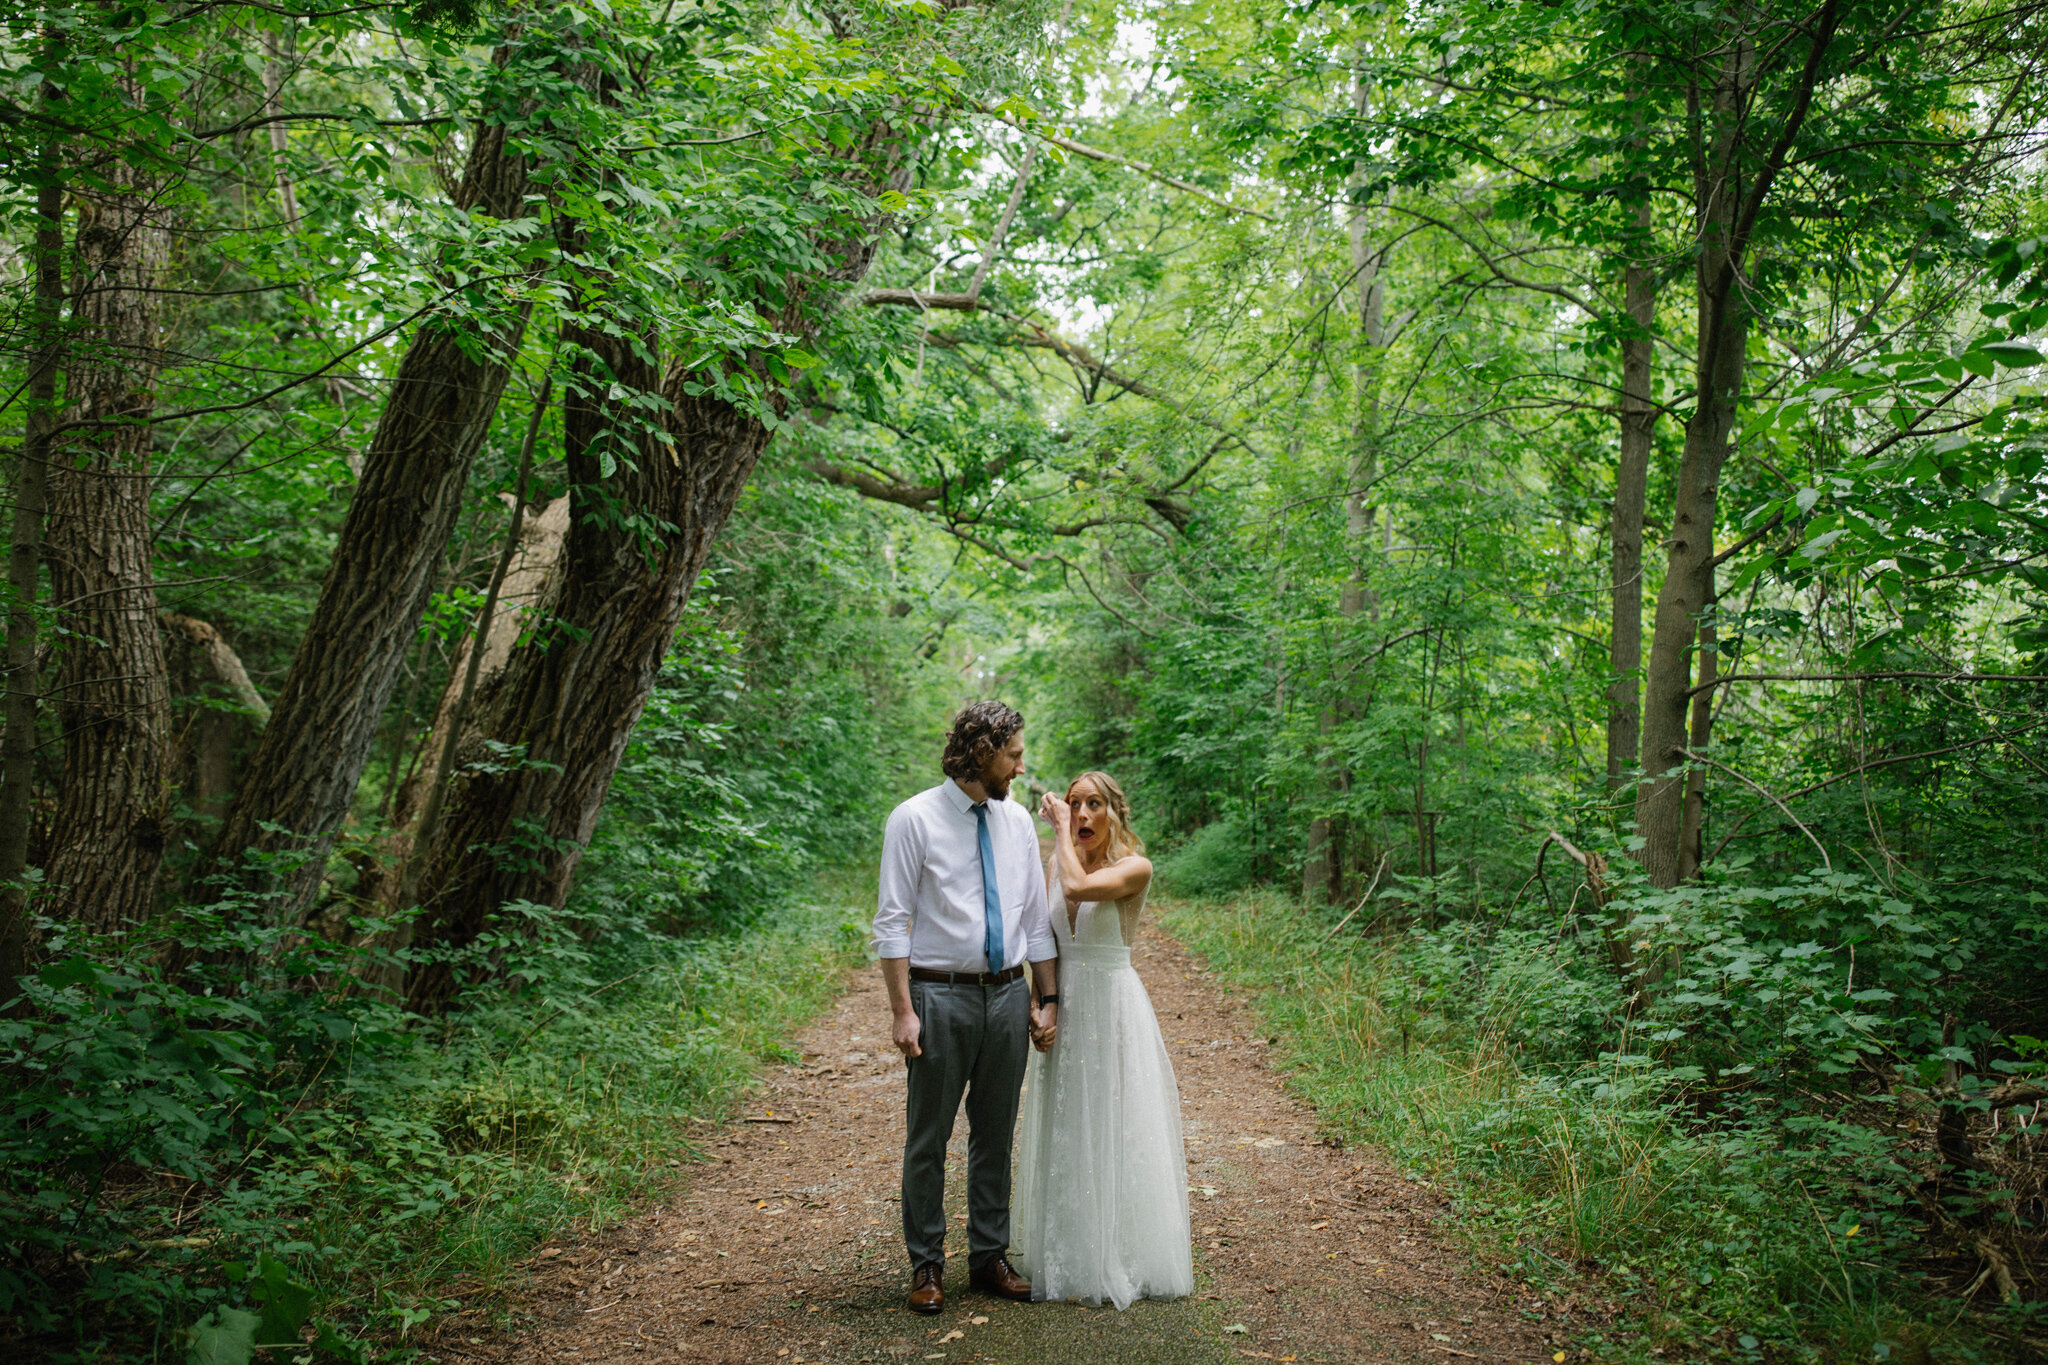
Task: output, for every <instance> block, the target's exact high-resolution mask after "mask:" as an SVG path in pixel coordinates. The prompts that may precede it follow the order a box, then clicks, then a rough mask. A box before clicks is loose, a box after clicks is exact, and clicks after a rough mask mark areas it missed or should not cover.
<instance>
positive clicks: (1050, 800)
mask: <svg viewBox="0 0 2048 1365" xmlns="http://www.w3.org/2000/svg"><path fill="white" fill-rule="evenodd" d="M1038 818H1039V819H1041V820H1043V821H1045V823H1047V824H1048V825H1051V826H1052V827H1053V828H1054V829H1055V830H1060V829H1065V828H1066V827H1067V822H1068V821H1069V820H1071V819H1073V818H1074V810H1073V807H1071V806H1069V805H1068V804H1067V803H1066V800H1065V799H1064V798H1063V797H1059V796H1055V795H1054V794H1053V793H1051V792H1047V793H1046V794H1045V795H1044V796H1042V797H1040V798H1039V799H1038Z"/></svg>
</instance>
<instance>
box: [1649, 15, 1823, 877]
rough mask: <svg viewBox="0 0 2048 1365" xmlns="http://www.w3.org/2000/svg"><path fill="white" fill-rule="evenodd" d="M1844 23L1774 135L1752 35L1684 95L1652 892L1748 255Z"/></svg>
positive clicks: (1655, 633)
mask: <svg viewBox="0 0 2048 1365" xmlns="http://www.w3.org/2000/svg"><path fill="white" fill-rule="evenodd" d="M1837 19H1838V0H1823V3H1822V5H1821V7H1820V10H1819V11H1818V13H1817V14H1816V15H1815V17H1814V22H1813V25H1812V27H1811V29H1810V31H1809V32H1808V35H1807V39H1808V44H1809V46H1808V48H1807V52H1806V58H1805V61H1804V63H1803V65H1802V66H1801V68H1800V70H1799V72H1798V74H1797V76H1796V77H1795V79H1794V81H1793V83H1792V85H1791V86H1790V87H1789V88H1788V89H1787V90H1786V92H1785V93H1786V95H1787V96H1788V97H1789V102H1788V107H1787V113H1786V114H1785V116H1783V117H1782V118H1780V119H1776V120H1772V121H1770V123H1769V125H1768V126H1765V127H1762V128H1761V129H1759V128H1757V127H1755V126H1754V125H1753V123H1752V121H1751V115H1752V112H1753V110H1752V105H1753V103H1754V101H1755V99H1756V96H1757V74H1756V60H1757V58H1756V51H1757V50H1756V44H1755V41H1754V39H1753V38H1752V37H1751V36H1750V35H1749V34H1748V33H1745V32H1735V33H1732V34H1730V36H1729V38H1728V40H1727V41H1726V43H1725V44H1723V47H1722V51H1723V53H1724V55H1723V57H1722V61H1721V66H1720V69H1719V71H1718V73H1717V74H1716V78H1715V84H1714V89H1713V91H1712V94H1711V107H1710V108H1708V109H1706V110H1705V111H1701V110H1700V108H1699V105H1700V98H1699V95H1698V93H1697V88H1696V87H1694V88H1693V89H1692V90H1690V91H1689V93H1688V103H1689V104H1690V105H1691V106H1692V109H1691V112H1692V113H1693V114H1694V116H1695V117H1696V118H1697V119H1698V120H1699V122H1700V123H1702V124H1703V125H1704V128H1705V130H1706V138H1707V141H1706V145H1705V146H1703V147H1702V148H1701V149H1700V153H1699V159H1698V162H1697V164H1696V167H1695V171H1694V184H1693V203H1694V205H1695V212H1696V215H1697V219H1696V221H1697V227H1698V239H1699V245H1698V250H1697V275H1696V284H1695V291H1696V298H1697V303H1696V308H1697V314H1698V342H1697V345H1698V349H1697V369H1696V371H1695V374H1694V380H1693V390H1694V392H1693V401H1694V407H1693V416H1692V420H1691V421H1689V422H1687V423H1686V428H1685V450H1684V453H1683V455H1682V456H1681V457H1680V462H1679V469H1678V491H1677V494H1676V497H1675V499H1674V501H1673V506H1672V517H1671V541H1670V553H1669V555H1668V557H1667V559H1666V566H1665V572H1664V584H1663V587H1662V589H1661V590H1660V591H1659V592H1658V594H1657V614H1656V619H1655V622H1654V624H1653V627H1652V635H1651V640H1650V666H1649V669H1648V671H1647V673H1646V675H1645V678H1644V704H1643V747H1642V763H1643V783H1642V785H1641V786H1640V787H1638V788H1637V792H1636V833H1637V834H1638V835H1640V836H1641V837H1642V839H1643V841H1644V842H1643V848H1642V854H1641V857H1642V863H1643V869H1644V871H1645V872H1646V873H1647V874H1648V875H1649V879H1650V883H1651V885H1653V886H1657V887H1661V888H1669V887H1673V886H1676V885H1677V884H1678V883H1679V881H1680V880H1681V879H1682V878H1683V877H1684V876H1685V875H1686V872H1687V868H1686V860H1685V851H1684V850H1685V839H1684V826H1685V791H1686V773H1685V768H1684V764H1683V758H1684V755H1683V753H1682V752H1681V751H1682V750H1683V749H1685V748H1686V747H1687V741H1688V739H1689V735H1688V733H1687V719H1688V717H1687V711H1688V709H1689V703H1690V701H1691V697H1690V695H1689V694H1690V693H1691V691H1692V687H1693V643H1694V640H1695V638H1696V634H1697V631H1698V629H1699V626H1700V623H1701V619H1702V616H1703V614H1704V613H1705V612H1706V610H1707V607H1708V606H1709V604H1711V602H1712V601H1713V596H1714V507H1715V499H1716V497H1717V495H1718V494H1719V492H1720V482H1721V469H1722V466H1723V465H1724V464H1725V463H1726V461H1727V458H1728V454H1729V441H1730V437H1731V436H1732V434H1733V432H1734V430H1735V421H1736V416H1737V407H1738V405H1739V403H1740V402H1741V398H1742V382H1743V370H1744V365H1745V362H1746V355H1745V353H1746V351H1747V349H1748V345H1749V325H1750V316H1751V310H1750V305H1749V302H1748V291H1749V290H1750V289H1751V288H1752V287H1753V286H1752V284H1751V282H1750V281H1749V280H1748V279H1747V278H1746V266H1745V258H1746V257H1747V255H1748V251H1749V241H1750V236H1751V234H1752V233H1753V232H1754V230H1755V227H1756V224H1757V221H1758V217H1759V215H1760V214H1761V212H1762V209H1763V206H1764V204H1765V202H1766V201H1767V200H1768V198H1769V195H1770V192H1771V189H1772V186H1773V185H1774V184H1775V182H1776V180H1777V176H1778V173H1779V171H1781V170H1782V169H1783V168H1784V165H1785V162H1786V158H1787V156H1788V155H1789V154H1790V152H1791V150H1792V146H1793V141H1794V139H1795V137H1796V136H1797V135H1798V132H1799V130H1800V127H1801V125H1802V124H1803V123H1804V122H1805V119H1806V114H1807V111H1808V110H1809V109H1810V108H1811V107H1812V98H1813V92H1814V90H1815V88H1816V87H1817V85H1818V83H1819V79H1820V73H1821V67H1822V62H1823V58H1824V57H1825V55H1826V53H1827V51H1828V47H1829V45H1830V44H1831V43H1832V42H1833V41H1834V34H1835V25H1836V22H1837ZM1702 113H1703V117H1702ZM1746 133H1755V134H1756V135H1757V136H1759V137H1765V138H1768V139H1769V146H1768V149H1767V150H1766V151H1765V152H1764V153H1763V155H1762V156H1760V157H1752V156H1751V155H1750V150H1749V148H1748V147H1747V146H1746V145H1745V141H1744V138H1745V134H1746ZM1702 653H1703V655H1705V654H1706V651H1702ZM1711 666H1712V662H1711V656H1710V655H1709V656H1707V657H1703V659H1702V662H1701V667H1702V670H1703V671H1704V670H1705V669H1707V668H1710V667H1711Z"/></svg>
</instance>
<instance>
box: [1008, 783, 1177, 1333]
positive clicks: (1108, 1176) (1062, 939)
mask: <svg viewBox="0 0 2048 1365" xmlns="http://www.w3.org/2000/svg"><path fill="white" fill-rule="evenodd" d="M1039 814H1040V815H1041V816H1042V817H1044V819H1045V820H1046V821H1047V822H1048V823H1049V824H1051V825H1052V826H1053V828H1054V830H1056V831H1057V833H1058V840H1059V842H1058V846H1057V848H1056V849H1055V851H1054V853H1053V856H1052V861H1051V863H1050V864H1049V865H1048V867H1047V869H1046V876H1047V885H1048V888H1049V892H1050V895H1049V899H1050V901H1051V902H1052V921H1053V936H1054V938H1056V939H1057V940H1058V941H1059V950H1060V974H1059V980H1060V991H1061V994H1062V995H1063V996H1064V999H1063V1000H1062V1001H1061V1002H1060V1003H1061V1004H1063V1005H1064V1006H1065V1009H1064V1010H1063V1011H1062V1012H1061V1016H1060V1023H1059V1024H1058V1026H1057V1037H1056V1039H1055V1038H1052V1037H1049V1036H1048V1035H1050V1034H1052V1033H1053V1032H1054V1030H1047V1031H1046V1032H1045V1033H1043V1034H1041V1035H1040V1036H1039V1038H1038V1040H1037V1041H1038V1043H1039V1046H1040V1048H1041V1049H1045V1050H1043V1051H1040V1052H1036V1053H1034V1054H1033V1055H1032V1057H1031V1062H1030V1069H1029V1070H1028V1071H1027V1072H1026V1074H1025V1078H1024V1116H1023V1118H1024V1123H1023V1126H1024V1135H1023V1140H1022V1143H1021V1145H1020V1148H1019V1153H1018V1160H1017V1197H1016V1203H1015V1210H1016V1218H1017V1222H1016V1233H1015V1245H1016V1249H1017V1251H1018V1253H1019V1254H1018V1268H1019V1269H1020V1270H1021V1271H1022V1272H1023V1273H1024V1274H1025V1275H1026V1276H1027V1277H1028V1278H1029V1279H1030V1281H1031V1285H1032V1292H1031V1296H1032V1297H1033V1298H1034V1299H1079V1300H1081V1301H1083V1302H1085V1303H1095V1304H1099V1303H1101V1302H1103V1301H1104V1300H1105V1299H1107V1300H1109V1301H1110V1302H1112V1303H1114V1304H1115V1305H1116V1306H1117V1307H1118V1308H1126V1307H1128V1306H1129V1305H1130V1304H1131V1303H1132V1301H1133V1300H1136V1299H1142V1298H1155V1299H1171V1298H1179V1297H1181V1296H1183V1295H1186V1294H1191V1293H1193V1292H1194V1288H1195V1272H1194V1264H1193V1259H1192V1256H1191V1253H1190V1250H1189V1244H1188V1204H1187V1173H1186V1168H1185V1165H1184V1162H1183V1158H1182V1155H1181V1137H1180V1091H1179V1088H1178V1087H1177V1086H1176V1085H1175V1084H1174V1079H1173V1064H1172V1063H1171V1062H1170V1061H1168V1060H1167V1056H1166V1042H1165V1040H1164V1039H1163V1038H1161V1037H1160V1034H1159V1022H1158V1020H1157V1019H1155V1018H1154V1017H1153V1014H1152V1000H1151V997H1149V996H1148V995H1146V993H1145V985H1144V983H1143V982H1141V981H1140V980H1138V974H1137V973H1136V972H1135V971H1133V970H1132V969H1131V944H1132V943H1133V942H1135V941H1136V939H1137V934H1138V917H1139V915H1140V914H1141V913H1143V911H1144V908H1145V891H1146V889H1147V888H1148V887H1149V886H1150V885H1151V882H1152V864H1151V863H1149V862H1147V861H1146V860H1145V858H1144V856H1143V850H1144V845H1143V844H1142V843H1141V842H1139V840H1138V837H1137V835H1136V834H1134V833H1132V831H1131V825H1130V805H1129V803H1128V802H1127V801H1126V800H1125V799H1124V793H1123V788H1122V787H1119V786H1118V785H1117V783H1116V780H1115V779H1114V778H1112V777H1110V776H1109V774H1107V773H1100V772H1090V773H1083V774H1082V775H1081V776H1079V777H1077V778H1075V779H1074V781H1073V783H1072V784H1071V785H1070V786H1069V787H1068V788H1067V794H1066V799H1065V800H1061V799H1060V798H1058V797H1056V796H1054V795H1053V794H1052V793H1050V792H1047V793H1046V795H1045V800H1044V801H1043V803H1042V804H1041V805H1040V806H1039ZM1048 1043H1050V1044H1051V1046H1050V1047H1049V1048H1048V1047H1047V1044H1048Z"/></svg>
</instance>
